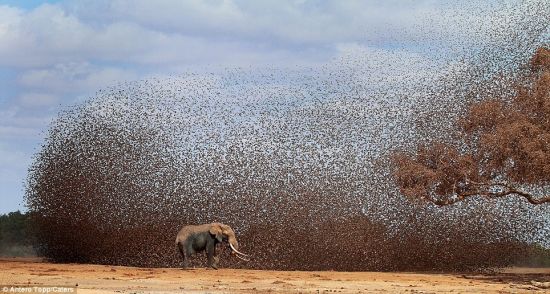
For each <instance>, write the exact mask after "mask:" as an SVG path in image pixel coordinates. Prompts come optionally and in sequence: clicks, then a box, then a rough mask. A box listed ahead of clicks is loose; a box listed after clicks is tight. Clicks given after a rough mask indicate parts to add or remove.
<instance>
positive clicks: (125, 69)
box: [0, 0, 513, 213]
mask: <svg viewBox="0 0 550 294" xmlns="http://www.w3.org/2000/svg"><path fill="white" fill-rule="evenodd" d="M492 2H493V1H473V2H472V1H433V0H419V1H412V0H402V1H397V0H393V1H338V0H333V1H307V0H294V1H290V0H289V1H281V0H272V1H252V0H251V1H242V0H205V1H199V0H186V1H180V0H159V1H150V0H136V1H124V0H114V1H102V0H96V1H94V0H81V1H16V0H14V1H0V90H1V91H0V203H1V205H0V213H5V212H8V211H13V210H16V209H23V210H24V205H23V194H24V182H25V177H26V173H27V168H28V166H29V165H30V163H31V162H32V156H33V154H34V153H35V152H36V151H37V150H38V149H39V148H40V144H41V142H42V141H43V139H44V136H45V132H46V131H47V129H48V125H49V123H50V122H51V121H52V119H54V118H55V116H56V114H57V113H58V112H59V111H60V110H61V109H63V108H65V107H67V106H70V105H74V104H76V103H79V102H81V101H83V100H85V99H86V98H88V97H90V96H93V94H94V93H95V92H96V91H97V90H99V89H102V88H105V87H108V86H110V85H114V84H117V83H120V82H124V81H132V80H140V79H146V78H148V77H151V76H168V75H178V74H182V73H185V72H189V71H200V70H205V69H223V68H233V67H244V68H249V69H251V70H254V68H255V67H263V66H276V67H293V66H297V65H298V66H318V65H323V64H326V63H327V62H330V61H331V60H334V59H335V58H338V57H340V56H342V55H345V54H347V53H349V51H350V50H356V49H357V48H361V49H366V50H363V51H361V52H373V50H371V49H376V50H377V52H380V51H387V52H393V51H397V50H405V51H411V52H416V53H418V54H419V56H421V57H423V58H425V59H426V60H427V61H429V60H430V58H431V57H432V56H434V55H437V54H439V53H438V52H437V50H439V49H441V48H452V47H453V44H462V45H464V44H466V43H467V42H468V40H469V38H471V36H472V31H470V29H471V26H467V25H464V24H466V23H470V24H471V23H476V21H477V20H479V19H478V18H479V17H480V15H481V14H480V13H479V12H478V13H477V14H476V15H471V14H470V13H469V12H468V11H472V7H476V6H477V8H479V9H477V11H481V10H482V9H485V8H487V7H488V6H490V5H489V4H490V3H492ZM505 2H506V1H505ZM509 2H510V1H509ZM511 2H513V1H511ZM459 24H462V25H459ZM434 48H435V49H434ZM438 48H439V49H438ZM434 50H435V51H434ZM441 50H445V49H441ZM365 54H368V53H365ZM379 55H380V54H377V55H376V56H379ZM376 56H374V55H373V57H372V58H376Z"/></svg>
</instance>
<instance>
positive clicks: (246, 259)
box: [235, 254, 250, 261]
mask: <svg viewBox="0 0 550 294" xmlns="http://www.w3.org/2000/svg"><path fill="white" fill-rule="evenodd" d="M235 256H236V257H238V258H239V259H241V260H244V261H250V259H248V258H244V257H242V256H240V255H236V254H235Z"/></svg>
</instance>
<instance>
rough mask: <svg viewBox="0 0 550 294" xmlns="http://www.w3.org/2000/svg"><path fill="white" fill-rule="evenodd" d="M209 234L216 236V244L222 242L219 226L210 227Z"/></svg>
mask: <svg viewBox="0 0 550 294" xmlns="http://www.w3.org/2000/svg"><path fill="white" fill-rule="evenodd" d="M210 234H212V235H214V236H216V239H217V240H218V242H222V241H223V235H222V228H221V227H220V226H219V225H212V227H210Z"/></svg>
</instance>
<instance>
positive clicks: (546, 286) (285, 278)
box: [0, 258, 550, 293]
mask: <svg viewBox="0 0 550 294" xmlns="http://www.w3.org/2000/svg"><path fill="white" fill-rule="evenodd" d="M0 284H1V285H23V286H42V285H48V286H66V287H75V286H76V287H77V292H78V293H149V292H154V293H164V292H173V293H176V292H177V293H532V292H533V291H537V292H539V293H543V292H545V291H550V269H532V268H529V269H524V268H513V269H507V270H503V271H500V272H499V273H495V274H459V273H452V274H442V273H382V272H300V271H261V270H242V269H238V270H235V269H220V270H210V269H202V268H201V269H189V270H181V269H175V268H135V267H125V266H105V265H89V264H52V263H47V262H43V261H41V260H39V259H23V258H3V259H0ZM1 290H2V289H0V291H1Z"/></svg>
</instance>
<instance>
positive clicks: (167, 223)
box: [27, 10, 550, 270]
mask: <svg viewBox="0 0 550 294" xmlns="http://www.w3.org/2000/svg"><path fill="white" fill-rule="evenodd" d="M543 12H545V13H546V12H547V11H545V10H543ZM530 13H531V11H530ZM540 13H541V12H540V11H539V14H535V16H533V17H531V18H523V17H520V16H517V19H516V20H515V21H516V22H512V23H511V24H510V23H508V25H509V26H513V28H516V27H519V32H520V33H519V34H515V35H514V32H518V31H517V30H516V31H513V32H510V31H508V32H506V33H505V32H500V33H499V34H501V35H498V38H497V37H495V38H493V40H497V41H498V42H497V41H495V42H492V43H490V48H485V47H483V48H473V49H472V50H470V51H468V52H470V53H471V55H467V54H466V57H464V56H463V57H462V59H455V60H451V61H449V60H446V61H445V62H444V63H443V64H446V66H441V63H437V66H436V65H435V63H431V62H427V61H426V60H425V59H423V58H420V57H421V56H422V55H421V54H406V53H407V52H404V51H400V50H396V51H394V52H392V53H391V54H387V53H386V52H385V51H383V50H380V51H379V52H372V51H369V54H368V55H366V54H365V52H361V50H356V51H354V52H350V53H349V54H348V55H345V56H343V57H341V58H340V59H338V60H335V61H333V62H331V63H329V64H326V65H324V66H320V67H311V68H304V67H296V68H293V69H281V68H263V69H254V70H246V69H228V70H226V71H224V72H221V73H188V74H184V75H181V76H178V77H170V78H151V79H147V80H143V81H137V82H131V83H126V84H121V85H117V86H115V87H112V88H109V89H105V90H102V91H99V92H98V93H97V94H96V95H95V96H94V97H92V98H91V99H89V100H88V101H86V102H85V103H83V104H80V105H76V106H74V107H72V108H69V109H67V110H65V111H64V112H62V113H60V114H59V117H58V118H57V120H56V121H55V122H54V124H53V125H52V126H51V128H50V130H49V133H48V135H47V138H46V140H45V143H44V145H43V147H42V149H41V150H40V152H39V153H38V154H37V155H36V158H35V162H34V164H33V166H32V167H31V170H30V173H29V179H28V184H27V205H28V207H29V210H30V212H31V213H32V214H33V219H34V220H35V224H36V228H37V230H38V234H37V236H38V237H37V238H38V243H39V244H40V249H41V250H42V253H43V254H45V255H46V257H49V258H52V259H54V260H56V261H73V262H74V261H76V262H97V263H109V264H126V265H142V266H178V257H177V252H176V248H174V247H173V238H174V236H175V234H176V233H177V230H178V229H179V228H180V227H181V226H182V225H184V224H192V223H195V224H196V223H208V222H214V221H216V222H223V223H226V224H230V225H231V226H232V227H233V228H234V229H235V231H236V233H237V238H238V239H239V243H240V244H241V248H243V251H246V252H251V253H253V255H254V257H255V258H254V259H253V260H252V261H250V262H249V263H247V264H243V263H241V262H238V261H234V260H231V259H230V258H227V260H225V261H223V262H226V264H230V265H231V266H234V267H252V268H272V269H347V270H350V269H351V270H365V269H378V270H398V269H464V268H478V267H484V266H494V265H502V264H506V263H507V262H510V261H511V260H512V259H513V258H515V257H517V256H518V254H520V253H521V250H519V249H521V248H523V247H521V245H522V244H524V243H525V242H528V243H530V242H538V243H541V244H546V245H548V244H547V241H548V239H549V236H550V218H549V215H548V211H547V210H545V208H542V207H530V206H529V205H526V204H525V203H522V202H520V201H511V200H509V199H502V200H495V201H487V200H483V199H472V200H469V201H467V202H465V203H459V204H457V205H455V206H452V207H445V208H436V207H433V206H430V205H422V204H421V203H413V202H410V201H409V200H407V199H405V198H403V197H402V196H401V195H400V194H399V192H398V189H397V187H395V184H394V183H393V180H392V178H391V168H392V167H391V166H390V165H389V161H388V155H390V154H391V152H392V151H394V150H413V149H414V148H415V146H416V145H417V144H419V143H422V142H426V141H429V140H432V139H447V140H452V138H453V136H452V132H453V120H454V119H456V117H457V116H458V115H459V114H460V113H461V111H463V110H464V107H465V106H466V104H467V103H468V102H471V101H473V100H476V99H482V98H483V97H484V96H486V95H493V94H495V93H497V94H498V95H502V96H503V97H504V98H503V99H505V96H506V95H507V94H506V93H510V87H511V83H510V84H508V85H502V84H491V76H494V73H495V72H496V73H499V74H502V73H505V74H506V75H507V76H511V77H513V76H514V74H515V73H517V72H518V71H520V70H521V67H520V65H521V64H522V63H523V62H525V61H526V60H527V58H528V57H529V56H528V53H526V52H532V51H533V50H534V48H536V47H537V46H539V45H540V44H541V43H544V42H547V41H548V39H547V36H548V22H545V21H544V17H543V19H542V20H541V18H540V17H541V15H540ZM518 15H523V14H521V13H518ZM542 16H548V14H543V15H542ZM546 20H548V19H547V18H546ZM527 21H529V23H530V27H529V28H530V30H525V29H524V28H523V27H521V26H519V25H518V23H519V24H523V23H524V22H527ZM541 23H542V24H541ZM545 26H546V27H545ZM503 34H504V35H505V36H508V37H507V38H504V37H503V36H504V35H503ZM541 34H542V35H543V37H542V38H541V37H540V35H541ZM510 36H511V37H510ZM544 36H545V37H544ZM511 38H512V39H511ZM525 40H528V41H529V42H525ZM474 49H475V50H474ZM529 50H531V51H529ZM412 57H417V58H412ZM495 62H496V63H495ZM545 242H546V243H545ZM312 246H313V247H312ZM308 248H309V249H308ZM311 248H315V249H311ZM197 262H199V261H197Z"/></svg>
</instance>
